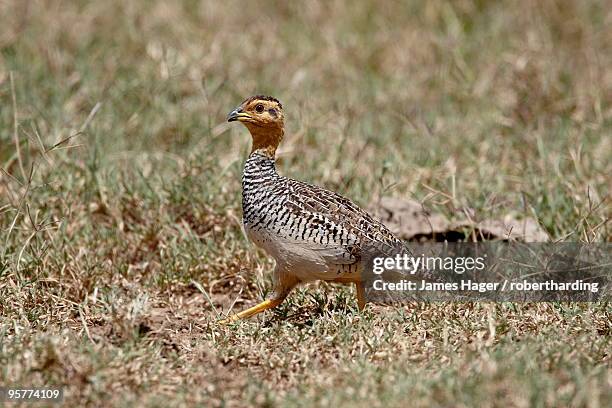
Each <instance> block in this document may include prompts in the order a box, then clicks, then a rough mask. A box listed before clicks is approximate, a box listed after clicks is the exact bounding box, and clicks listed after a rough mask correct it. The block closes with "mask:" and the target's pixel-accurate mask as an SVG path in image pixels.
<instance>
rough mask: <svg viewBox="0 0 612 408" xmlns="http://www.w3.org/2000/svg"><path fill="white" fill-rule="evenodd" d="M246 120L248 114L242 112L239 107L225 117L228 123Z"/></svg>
mask: <svg viewBox="0 0 612 408" xmlns="http://www.w3.org/2000/svg"><path fill="white" fill-rule="evenodd" d="M248 118H250V116H249V115H248V113H245V112H243V111H242V107H240V106H239V107H237V108H236V109H234V110H233V111H231V112H230V113H229V115H227V121H228V122H235V121H242V119H248Z"/></svg>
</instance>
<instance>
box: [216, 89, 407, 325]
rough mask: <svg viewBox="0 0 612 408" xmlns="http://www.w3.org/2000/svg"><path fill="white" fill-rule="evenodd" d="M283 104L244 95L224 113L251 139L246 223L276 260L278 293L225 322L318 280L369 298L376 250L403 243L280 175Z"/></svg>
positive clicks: (350, 205) (320, 192) (331, 196)
mask: <svg viewBox="0 0 612 408" xmlns="http://www.w3.org/2000/svg"><path fill="white" fill-rule="evenodd" d="M284 120H285V115H284V111H283V105H282V104H281V103H280V102H279V100H278V99H276V98H274V97H271V96H264V95H255V96H251V97H249V98H247V99H245V100H244V101H243V102H242V103H241V104H240V105H238V106H237V107H236V108H235V109H233V110H232V111H231V112H230V113H229V114H228V116H227V121H228V122H241V123H242V124H243V125H244V126H245V127H246V128H247V129H248V131H249V133H250V134H251V138H252V148H251V152H250V154H249V157H248V159H247V160H246V162H245V165H244V170H243V173H242V212H243V220H242V223H243V228H244V231H245V232H246V235H247V237H248V238H249V239H250V240H251V241H252V242H253V243H255V245H257V246H258V247H261V248H263V250H264V251H265V252H266V253H267V254H268V255H269V256H271V257H272V258H274V260H275V261H276V265H275V268H274V271H273V285H274V286H273V291H272V294H271V296H270V297H269V298H268V299H266V300H264V301H263V302H261V303H259V304H257V305H255V306H253V307H250V308H248V309H246V310H244V311H242V312H239V313H236V314H233V315H230V316H228V317H227V318H225V319H223V320H221V323H224V324H227V323H230V322H234V321H236V320H239V319H246V318H249V317H251V316H254V315H256V314H258V313H261V312H263V311H265V310H268V309H271V308H274V307H276V306H278V305H280V304H281V303H282V302H283V301H284V300H285V298H286V297H287V296H288V294H289V293H290V292H291V290H292V289H293V288H295V287H296V286H297V285H299V284H301V283H306V282H312V281H316V280H323V281H330V282H340V283H346V284H355V286H356V293H357V304H358V308H359V310H363V309H364V307H365V304H366V299H365V290H364V280H363V278H362V272H363V271H364V268H367V267H368V265H367V263H368V257H369V255H371V254H372V253H377V252H380V253H390V252H392V251H393V250H394V249H396V248H402V247H403V243H402V241H401V240H400V239H399V238H397V237H396V236H395V235H394V234H393V233H392V232H391V231H390V230H389V229H388V228H387V227H385V226H384V225H383V224H382V223H381V222H379V221H378V220H376V219H375V218H374V217H373V216H371V215H370V214H368V212H366V211H365V210H363V209H361V208H360V207H359V206H358V205H357V204H355V203H354V202H352V201H351V200H349V199H348V198H345V197H343V196H341V195H340V194H338V193H335V192H333V191H330V190H327V189H325V188H323V187H319V186H317V185H314V184H309V183H306V182H303V181H299V180H294V179H291V178H288V177H284V176H282V175H280V174H278V172H277V170H276V165H275V158H276V150H277V148H278V146H279V144H280V143H281V142H282V140H283V137H284V135H285V123H284Z"/></svg>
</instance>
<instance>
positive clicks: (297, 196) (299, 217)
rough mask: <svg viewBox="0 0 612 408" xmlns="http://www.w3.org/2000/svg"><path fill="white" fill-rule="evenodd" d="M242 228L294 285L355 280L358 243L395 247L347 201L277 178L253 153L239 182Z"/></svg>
mask: <svg viewBox="0 0 612 408" xmlns="http://www.w3.org/2000/svg"><path fill="white" fill-rule="evenodd" d="M242 186H243V191H242V194H243V199H242V208H243V214H244V215H243V223H244V228H245V231H246V232H247V235H248V236H249V238H250V239H252V240H253V241H254V242H255V243H256V244H257V245H258V246H260V247H262V248H264V249H265V250H266V251H267V252H268V253H269V254H270V255H271V256H272V257H274V258H275V259H276V261H277V264H278V268H280V269H282V270H283V271H286V272H285V273H291V274H293V275H295V276H296V277H297V278H298V279H299V280H300V281H302V282H307V281H312V280H317V279H323V280H338V281H341V280H357V279H358V275H359V273H360V272H361V268H362V264H361V263H360V260H361V249H362V245H363V244H364V243H366V242H367V243H369V244H377V245H378V246H380V248H381V250H383V249H384V248H385V247H389V248H392V247H394V246H397V245H401V242H400V241H399V240H398V239H397V238H396V237H395V236H394V235H393V234H392V233H391V232H390V231H389V230H388V229H387V228H386V227H385V226H384V225H382V224H381V223H380V222H378V221H376V220H374V219H373V218H372V217H371V216H370V215H369V214H368V213H367V212H365V211H363V210H362V209H360V208H359V207H358V206H357V205H355V204H354V203H352V202H351V201H350V200H348V199H346V198H344V197H342V196H341V195H339V194H336V193H334V192H332V191H329V190H326V189H324V188H321V187H318V186H314V185H311V184H307V183H304V182H301V181H298V180H293V179H290V178H286V177H282V176H280V175H279V174H278V173H277V172H276V168H275V164H274V160H273V159H271V158H269V157H267V156H265V155H262V154H260V153H257V152H255V153H253V154H251V156H250V157H249V159H248V160H247V162H246V164H245V167H244V173H243V179H242Z"/></svg>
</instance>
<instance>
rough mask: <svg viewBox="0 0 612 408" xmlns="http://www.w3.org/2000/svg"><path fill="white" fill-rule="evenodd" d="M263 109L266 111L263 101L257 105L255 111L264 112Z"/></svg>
mask: <svg viewBox="0 0 612 408" xmlns="http://www.w3.org/2000/svg"><path fill="white" fill-rule="evenodd" d="M263 111H264V107H263V105H262V104H261V103H260V104H258V105H257V106H256V107H255V112H257V113H262V112H263Z"/></svg>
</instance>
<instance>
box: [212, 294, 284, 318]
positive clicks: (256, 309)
mask: <svg viewBox="0 0 612 408" xmlns="http://www.w3.org/2000/svg"><path fill="white" fill-rule="evenodd" d="M283 300H285V297H284V296H283V297H281V298H274V299H268V300H264V301H263V302H261V303H259V304H257V305H255V306H253V307H249V308H248V309H246V310H243V311H242V312H240V313H236V314H233V315H231V316H229V317H227V318H226V319H223V320H221V321H220V322H219V324H228V323H231V322H235V321H236V320H240V319H247V318H249V317H251V316H254V315H256V314H257V313H261V312H263V311H265V310H268V309H272V308H275V307H276V306H278V305H280V304H281V303H282V302H283Z"/></svg>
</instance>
